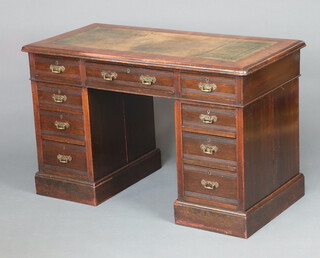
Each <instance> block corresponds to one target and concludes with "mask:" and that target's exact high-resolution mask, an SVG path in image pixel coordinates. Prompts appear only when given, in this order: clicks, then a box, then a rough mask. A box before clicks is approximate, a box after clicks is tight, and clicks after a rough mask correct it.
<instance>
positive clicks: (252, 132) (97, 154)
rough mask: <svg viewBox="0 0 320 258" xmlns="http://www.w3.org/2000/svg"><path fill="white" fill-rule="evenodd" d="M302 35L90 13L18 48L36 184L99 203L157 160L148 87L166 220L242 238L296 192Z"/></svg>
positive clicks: (299, 186)
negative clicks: (157, 24)
mask: <svg viewBox="0 0 320 258" xmlns="http://www.w3.org/2000/svg"><path fill="white" fill-rule="evenodd" d="M181 44H182V45H181ZM182 46H183V47H182ZM304 46H305V44H304V43H303V42H302V41H298V40H285V39H268V38H257V37H242V36H230V35H221V34H208V33H191V32H182V31H170V30H160V29H148V28H137V27H128V26H116V25H103V24H93V25H89V26H87V27H84V28H81V29H78V30H75V31H72V32H68V33H65V34H62V35H59V36H56V37H53V38H50V39H47V40H43V41H40V42H36V43H33V44H30V45H27V46H25V47H23V51H25V52H28V53H29V61H30V73H31V81H32V93H33V103H34V116H35V128H36V139H37V149H38V162H39V172H38V173H37V174H36V189H37V193H39V194H42V195H47V196H51V197H56V198H61V199H65V200H71V201H76V202H81V203H86V204H91V205H98V204H99V203H101V202H103V201H105V200H106V199H108V198H110V197H112V196H113V195H115V194H117V193H118V192H120V191H122V190H123V189H125V188H127V187H128V186H130V185H132V184H134V183H135V182H137V181H138V180H140V179H142V178H144V177H146V176H147V175H149V174H150V173H152V172H154V171H156V170H157V169H159V168H160V167H161V161H160V151H159V150H158V149H157V148H156V143H155V128H154V115H153V98H152V97H164V98H172V99H174V100H175V134H176V162H177V177H178V199H177V200H176V202H175V204H174V209H175V221H176V223H177V224H181V225H186V226H192V227H197V228H202V229H207V230H212V231H216V232H220V233H225V234H230V235H234V236H238V237H244V238H247V237H249V236H250V235H252V234H253V233H254V232H255V231H257V230H258V229H259V228H261V227H262V226H263V225H265V224H266V223H268V222H269V221H270V220H272V219H273V218H274V217H275V216H277V215H278V214H280V213H281V212H282V211H283V210H285V209H286V208H288V207H289V206H290V205H291V204H293V203H294V202H295V201H297V200H298V199H299V198H300V197H302V196H303V194H304V178H303V175H302V174H301V173H300V172H299V115H298V113H299V112H298V110H299V104H298V97H299V94H298V93H299V91H298V84H299V82H298V77H299V76H300V71H299V62H300V49H301V48H302V47H304ZM164 115H165V114H164Z"/></svg>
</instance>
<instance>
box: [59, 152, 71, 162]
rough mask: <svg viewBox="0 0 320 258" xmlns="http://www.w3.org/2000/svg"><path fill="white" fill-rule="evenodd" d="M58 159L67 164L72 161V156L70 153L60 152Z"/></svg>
mask: <svg viewBox="0 0 320 258" xmlns="http://www.w3.org/2000/svg"><path fill="white" fill-rule="evenodd" d="M57 159H58V160H59V162H60V163H63V164H67V163H69V162H71V161H72V157H71V156H70V155H62V154H58V155H57Z"/></svg>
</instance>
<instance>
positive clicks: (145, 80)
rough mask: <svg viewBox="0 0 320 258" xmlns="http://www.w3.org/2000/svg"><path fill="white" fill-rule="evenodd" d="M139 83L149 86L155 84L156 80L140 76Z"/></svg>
mask: <svg viewBox="0 0 320 258" xmlns="http://www.w3.org/2000/svg"><path fill="white" fill-rule="evenodd" d="M140 81H141V83H142V84H144V85H149V86H150V85H152V84H154V83H156V81H157V79H156V77H154V76H145V75H141V76H140Z"/></svg>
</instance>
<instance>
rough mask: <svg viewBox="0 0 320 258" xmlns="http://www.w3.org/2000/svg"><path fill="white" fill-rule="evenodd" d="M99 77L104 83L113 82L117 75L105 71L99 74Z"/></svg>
mask: <svg viewBox="0 0 320 258" xmlns="http://www.w3.org/2000/svg"><path fill="white" fill-rule="evenodd" d="M101 76H102V78H103V79H104V80H106V81H113V80H115V79H117V77H118V74H117V73H116V72H106V71H102V72H101Z"/></svg>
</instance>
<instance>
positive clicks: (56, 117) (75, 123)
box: [40, 110, 84, 142]
mask: <svg viewBox="0 0 320 258" xmlns="http://www.w3.org/2000/svg"><path fill="white" fill-rule="evenodd" d="M40 125H41V133H42V135H43V136H47V137H48V136H55V137H62V138H65V139H66V140H68V139H73V140H77V141H81V142H84V124H83V116H82V115H80V114H79V115H77V114H70V113H64V112H56V111H49V110H40ZM62 140H64V139H62Z"/></svg>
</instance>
